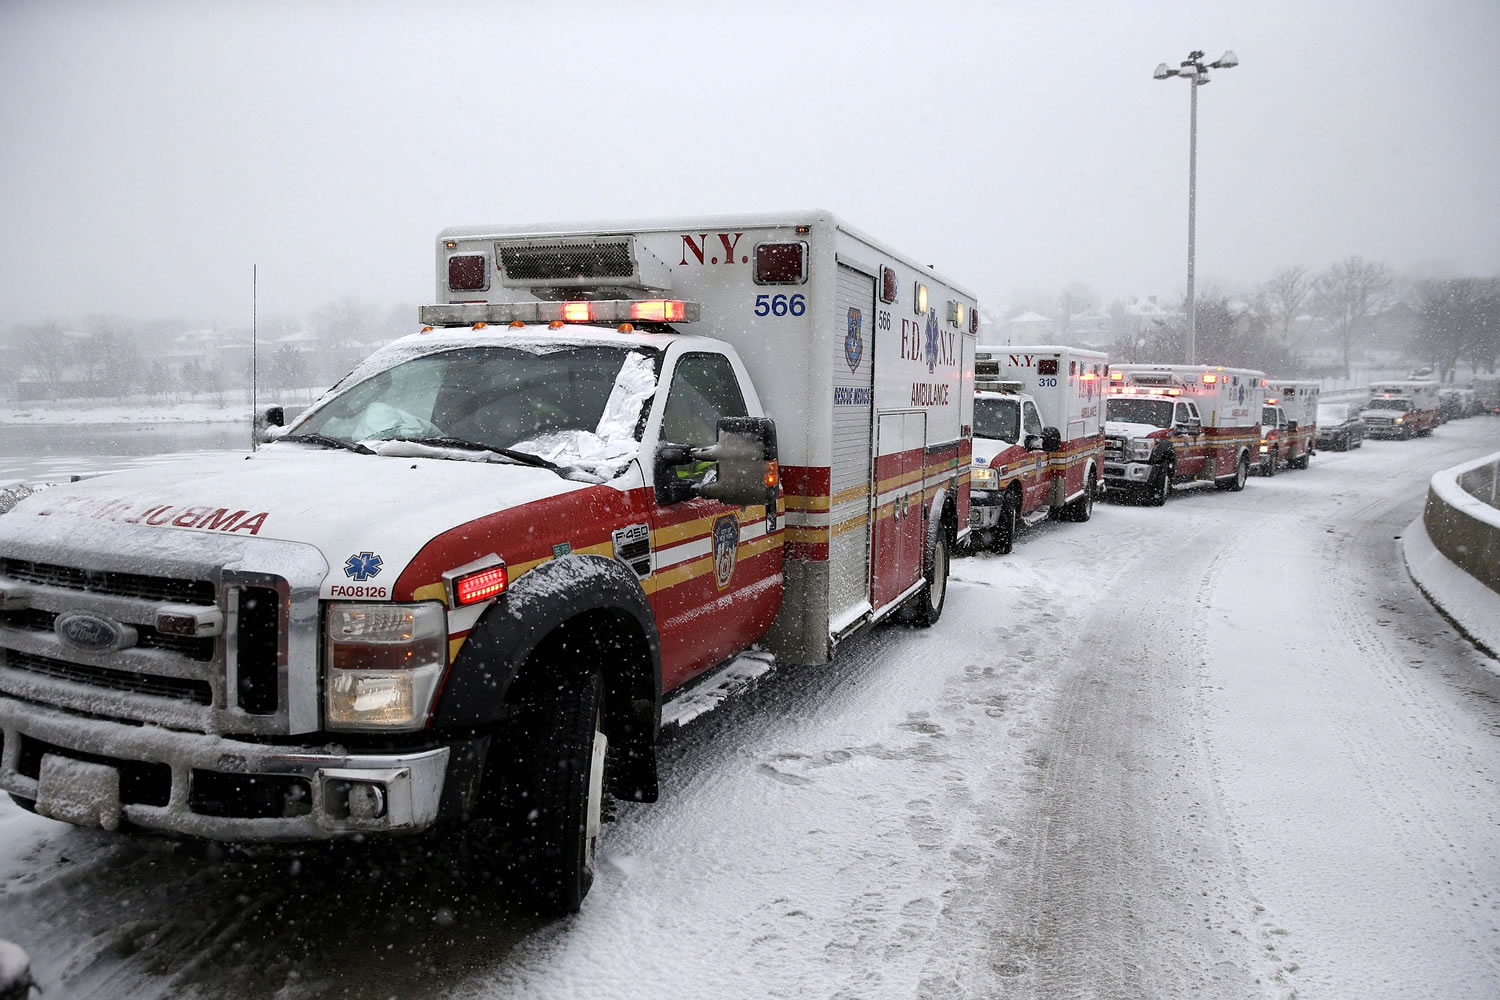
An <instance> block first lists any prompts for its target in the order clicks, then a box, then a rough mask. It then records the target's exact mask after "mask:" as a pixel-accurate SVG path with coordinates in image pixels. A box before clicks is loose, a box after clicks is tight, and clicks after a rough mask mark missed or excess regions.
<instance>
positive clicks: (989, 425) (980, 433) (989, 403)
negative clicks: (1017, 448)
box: [974, 396, 1021, 443]
mask: <svg viewBox="0 0 1500 1000" xmlns="http://www.w3.org/2000/svg"><path fill="white" fill-rule="evenodd" d="M974 436H975V437H977V438H989V439H991V440H995V441H1010V442H1012V443H1014V442H1016V441H1019V440H1020V439H1021V401H1020V400H1018V399H994V398H985V397H983V396H980V397H976V398H975V400H974Z"/></svg>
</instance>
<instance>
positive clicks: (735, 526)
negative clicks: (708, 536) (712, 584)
mask: <svg viewBox="0 0 1500 1000" xmlns="http://www.w3.org/2000/svg"><path fill="white" fill-rule="evenodd" d="M739 553H740V519H739V517H738V516H736V515H734V514H725V515H723V516H721V517H720V518H719V519H718V520H716V521H714V578H715V580H717V581H718V584H719V589H720V590H723V589H724V588H725V587H727V586H729V581H730V580H731V579H733V577H734V563H735V559H736V558H737V557H738V556H739Z"/></svg>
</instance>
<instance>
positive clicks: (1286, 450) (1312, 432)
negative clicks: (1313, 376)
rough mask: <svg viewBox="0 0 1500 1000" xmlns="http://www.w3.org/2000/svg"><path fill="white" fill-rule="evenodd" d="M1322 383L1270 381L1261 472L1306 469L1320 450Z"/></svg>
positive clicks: (1262, 431) (1262, 425)
mask: <svg viewBox="0 0 1500 1000" xmlns="http://www.w3.org/2000/svg"><path fill="white" fill-rule="evenodd" d="M1321 387H1322V386H1321V383H1319V382H1313V381H1308V380H1298V379H1286V378H1268V379H1266V401H1265V403H1264V404H1263V405H1262V407H1261V418H1260V457H1259V461H1260V471H1261V473H1262V474H1263V475H1275V474H1276V470H1277V469H1281V468H1287V469H1305V468H1307V464H1308V462H1309V461H1310V460H1311V459H1312V456H1313V453H1314V452H1315V451H1316V449H1317V443H1318V393H1319V391H1320V390H1321Z"/></svg>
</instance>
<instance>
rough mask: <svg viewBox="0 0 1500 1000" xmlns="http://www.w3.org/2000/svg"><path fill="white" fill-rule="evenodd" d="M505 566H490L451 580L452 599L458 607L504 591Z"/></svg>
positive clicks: (484, 599) (485, 599) (487, 598)
mask: <svg viewBox="0 0 1500 1000" xmlns="http://www.w3.org/2000/svg"><path fill="white" fill-rule="evenodd" d="M506 583H507V580H506V574H505V567H504V566H491V567H490V568H489V569H482V570H479V571H478V572H476V573H469V574H467V575H465V576H460V577H458V578H456V579H455V580H454V581H453V600H454V603H456V604H457V605H458V606H459V607H462V606H464V605H465V604H477V603H479V602H480V601H487V600H489V599H490V598H491V597H496V596H498V595H499V594H501V593H503V592H504V591H505V585H506Z"/></svg>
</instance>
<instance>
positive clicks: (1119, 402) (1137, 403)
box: [1104, 396, 1172, 427]
mask: <svg viewBox="0 0 1500 1000" xmlns="http://www.w3.org/2000/svg"><path fill="white" fill-rule="evenodd" d="M1104 419H1106V420H1118V421H1120V422H1121V423H1126V424H1150V425H1151V426H1153V427H1171V426H1172V401H1171V400H1170V399H1129V398H1122V397H1118V396H1117V397H1115V398H1114V399H1111V400H1110V401H1109V402H1108V403H1107V404H1105V409H1104Z"/></svg>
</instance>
